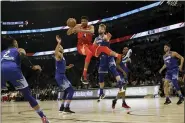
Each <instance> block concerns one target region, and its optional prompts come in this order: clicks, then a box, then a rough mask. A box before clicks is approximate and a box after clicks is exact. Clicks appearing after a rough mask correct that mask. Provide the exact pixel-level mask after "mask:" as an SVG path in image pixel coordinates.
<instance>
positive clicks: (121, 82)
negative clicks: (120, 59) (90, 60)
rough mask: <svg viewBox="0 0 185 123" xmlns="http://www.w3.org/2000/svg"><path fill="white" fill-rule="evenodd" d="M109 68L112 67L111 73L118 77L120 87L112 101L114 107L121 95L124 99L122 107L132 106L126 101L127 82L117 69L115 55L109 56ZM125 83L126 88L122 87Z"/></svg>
mask: <svg viewBox="0 0 185 123" xmlns="http://www.w3.org/2000/svg"><path fill="white" fill-rule="evenodd" d="M109 69H110V71H111V73H112V74H113V75H114V77H115V78H116V81H117V84H118V88H119V91H118V93H117V96H116V98H115V99H114V100H113V102H112V108H113V109H114V108H115V105H116V102H117V99H119V98H120V97H122V101H123V103H122V107H124V108H130V107H129V106H128V105H127V104H126V102H125V91H126V83H125V81H124V79H123V78H121V76H120V75H119V73H118V71H117V69H116V64H115V60H114V58H113V57H109ZM123 85H124V89H122V87H123Z"/></svg>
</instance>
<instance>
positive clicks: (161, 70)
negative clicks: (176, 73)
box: [159, 64, 166, 74]
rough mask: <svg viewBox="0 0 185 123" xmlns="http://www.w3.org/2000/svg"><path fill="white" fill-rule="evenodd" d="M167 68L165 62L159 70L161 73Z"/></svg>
mask: <svg viewBox="0 0 185 123" xmlns="http://www.w3.org/2000/svg"><path fill="white" fill-rule="evenodd" d="M165 68H166V65H165V64H164V65H163V66H162V68H161V69H160V70H159V73H160V74H161V73H162V72H163V70H164V69H165Z"/></svg>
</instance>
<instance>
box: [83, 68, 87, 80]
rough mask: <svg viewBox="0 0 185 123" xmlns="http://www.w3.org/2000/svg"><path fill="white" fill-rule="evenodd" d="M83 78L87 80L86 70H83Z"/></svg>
mask: <svg viewBox="0 0 185 123" xmlns="http://www.w3.org/2000/svg"><path fill="white" fill-rule="evenodd" d="M83 76H84V78H85V79H86V78H87V69H86V68H84V71H83Z"/></svg>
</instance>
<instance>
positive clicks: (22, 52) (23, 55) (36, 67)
mask: <svg viewBox="0 0 185 123" xmlns="http://www.w3.org/2000/svg"><path fill="white" fill-rule="evenodd" d="M18 52H19V55H20V58H21V61H22V63H23V64H24V65H25V66H27V67H29V68H31V69H33V70H39V71H41V70H42V69H41V67H40V66H39V65H33V64H32V62H31V61H30V60H29V59H28V57H27V56H26V51H25V50H24V49H23V48H19V49H18Z"/></svg>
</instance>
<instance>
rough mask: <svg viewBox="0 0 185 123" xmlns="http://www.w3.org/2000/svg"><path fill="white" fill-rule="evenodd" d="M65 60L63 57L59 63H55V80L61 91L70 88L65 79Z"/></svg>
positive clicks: (68, 82)
mask: <svg viewBox="0 0 185 123" xmlns="http://www.w3.org/2000/svg"><path fill="white" fill-rule="evenodd" d="M65 72H66V60H65V58H64V57H63V58H62V59H61V60H60V61H56V72H55V80H56V81H57V84H58V86H59V87H61V88H62V89H63V90H65V89H67V88H69V87H71V83H70V81H69V80H68V79H67V77H66V75H65Z"/></svg>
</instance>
